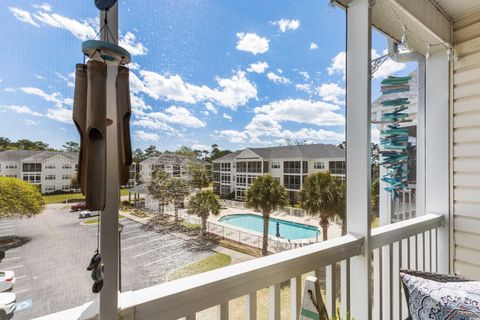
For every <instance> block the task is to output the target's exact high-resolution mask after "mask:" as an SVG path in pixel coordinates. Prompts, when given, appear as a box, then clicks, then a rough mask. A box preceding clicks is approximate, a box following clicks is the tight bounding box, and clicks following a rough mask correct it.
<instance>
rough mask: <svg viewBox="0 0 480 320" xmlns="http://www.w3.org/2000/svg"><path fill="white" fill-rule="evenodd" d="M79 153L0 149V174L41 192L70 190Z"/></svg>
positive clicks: (130, 182) (131, 169)
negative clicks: (30, 185) (25, 183)
mask: <svg viewBox="0 0 480 320" xmlns="http://www.w3.org/2000/svg"><path fill="white" fill-rule="evenodd" d="M77 161H78V153H76V152H61V151H32V150H7V151H2V152H0V176H4V177H10V178H17V179H22V180H23V181H27V182H29V183H31V184H33V185H38V186H39V188H40V191H41V193H42V194H45V193H51V192H54V191H57V190H61V191H66V192H69V191H73V190H72V187H71V181H72V177H74V176H75V175H76V174H77ZM134 185H135V165H132V166H131V168H130V180H129V182H128V186H129V187H131V186H134Z"/></svg>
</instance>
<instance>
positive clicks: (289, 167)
mask: <svg viewBox="0 0 480 320" xmlns="http://www.w3.org/2000/svg"><path fill="white" fill-rule="evenodd" d="M300 163H301V161H284V162H283V172H284V173H300V166H301V164H300Z"/></svg>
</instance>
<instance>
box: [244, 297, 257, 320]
mask: <svg viewBox="0 0 480 320" xmlns="http://www.w3.org/2000/svg"><path fill="white" fill-rule="evenodd" d="M245 306H246V309H247V310H246V313H247V317H246V319H247V320H256V319H257V292H253V293H250V294H247V295H246V296H245Z"/></svg>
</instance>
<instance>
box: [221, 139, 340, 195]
mask: <svg viewBox="0 0 480 320" xmlns="http://www.w3.org/2000/svg"><path fill="white" fill-rule="evenodd" d="M327 171H328V172H330V173H331V174H332V175H334V176H338V177H341V178H342V179H343V178H344V177H345V150H343V149H341V148H339V147H337V146H334V145H331V144H309V145H299V146H282V147H271V148H247V149H242V150H238V151H235V152H233V153H230V154H227V155H225V156H223V157H221V158H219V159H216V160H214V161H213V190H214V192H215V193H217V194H219V195H220V196H221V197H227V196H229V195H230V194H232V193H233V194H234V198H235V200H239V201H243V200H245V194H246V190H247V189H248V187H249V186H250V185H251V184H252V183H253V181H254V180H255V178H256V177H258V176H262V175H266V174H270V175H272V176H273V177H274V178H275V179H277V180H278V181H280V183H281V184H282V185H283V186H284V187H285V188H286V189H287V192H288V195H289V198H290V201H291V203H296V202H297V201H298V194H299V191H300V190H301V189H302V186H303V183H304V182H305V179H306V177H307V176H309V175H311V174H315V173H317V172H327Z"/></svg>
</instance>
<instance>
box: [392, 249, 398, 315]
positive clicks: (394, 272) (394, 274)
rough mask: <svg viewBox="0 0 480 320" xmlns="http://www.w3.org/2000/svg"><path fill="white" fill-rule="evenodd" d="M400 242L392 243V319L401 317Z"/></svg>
mask: <svg viewBox="0 0 480 320" xmlns="http://www.w3.org/2000/svg"><path fill="white" fill-rule="evenodd" d="M398 244H399V242H395V243H392V244H391V245H390V256H391V259H390V263H391V264H390V285H391V287H390V308H391V311H390V314H391V318H390V319H392V320H394V319H395V320H397V319H399V317H398V316H399V314H400V306H399V303H398V301H399V298H398V291H399V288H400V287H399V283H398V280H399V276H398V272H399V264H398V262H399V257H400V252H399V246H398Z"/></svg>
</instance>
